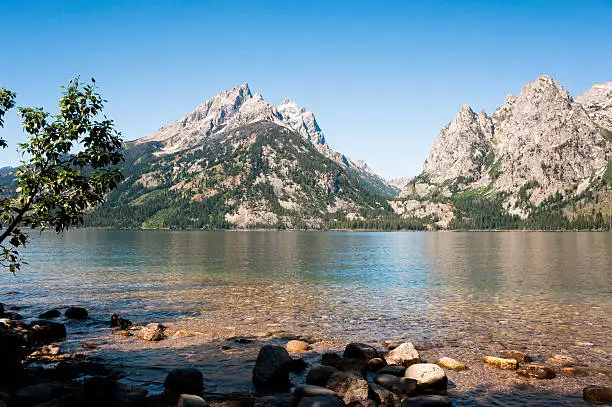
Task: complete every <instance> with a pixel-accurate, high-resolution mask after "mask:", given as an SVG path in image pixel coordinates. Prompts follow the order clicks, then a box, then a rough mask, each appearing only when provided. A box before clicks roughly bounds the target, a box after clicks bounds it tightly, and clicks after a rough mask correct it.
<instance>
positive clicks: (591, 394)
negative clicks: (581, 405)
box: [582, 386, 612, 404]
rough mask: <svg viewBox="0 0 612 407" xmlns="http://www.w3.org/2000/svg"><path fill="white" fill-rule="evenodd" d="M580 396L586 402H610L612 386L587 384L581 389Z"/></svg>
mask: <svg viewBox="0 0 612 407" xmlns="http://www.w3.org/2000/svg"><path fill="white" fill-rule="evenodd" d="M582 397H583V398H584V400H585V401H586V402H588V403H593V404H601V403H612V387H603V386H587V387H585V388H584V389H583V390H582Z"/></svg>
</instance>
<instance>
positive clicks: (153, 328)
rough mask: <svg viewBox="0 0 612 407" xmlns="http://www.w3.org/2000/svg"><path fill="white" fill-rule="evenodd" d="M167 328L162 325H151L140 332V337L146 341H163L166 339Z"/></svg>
mask: <svg viewBox="0 0 612 407" xmlns="http://www.w3.org/2000/svg"><path fill="white" fill-rule="evenodd" d="M165 330H166V327H165V326H163V325H161V324H155V323H152V324H149V325H147V326H145V327H144V328H142V329H141V330H140V331H139V332H138V337H139V338H140V339H143V340H145V341H161V340H162V339H164V338H165V337H166V335H165V334H164V331H165Z"/></svg>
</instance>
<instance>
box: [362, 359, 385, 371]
mask: <svg viewBox="0 0 612 407" xmlns="http://www.w3.org/2000/svg"><path fill="white" fill-rule="evenodd" d="M385 366H387V362H385V360H384V359H383V358H372V359H370V360H368V364H367V368H368V370H369V371H371V372H376V371H378V370H380V369H382V368H383V367H385Z"/></svg>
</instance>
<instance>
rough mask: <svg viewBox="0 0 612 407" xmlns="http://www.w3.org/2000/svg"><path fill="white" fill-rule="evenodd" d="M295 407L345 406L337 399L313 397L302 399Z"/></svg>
mask: <svg viewBox="0 0 612 407" xmlns="http://www.w3.org/2000/svg"><path fill="white" fill-rule="evenodd" d="M262 407H263V406H262ZM266 407H268V405H266ZM297 407H346V404H344V402H343V401H342V399H340V398H338V397H328V396H315V397H302V398H301V399H300V401H299V403H298V405H297Z"/></svg>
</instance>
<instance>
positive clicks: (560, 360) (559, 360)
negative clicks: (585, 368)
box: [546, 355, 578, 367]
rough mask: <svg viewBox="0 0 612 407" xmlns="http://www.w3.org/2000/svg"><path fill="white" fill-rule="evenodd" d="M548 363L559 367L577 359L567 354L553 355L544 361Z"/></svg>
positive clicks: (574, 362)
mask: <svg viewBox="0 0 612 407" xmlns="http://www.w3.org/2000/svg"><path fill="white" fill-rule="evenodd" d="M546 363H548V364H549V365H553V366H559V367H570V366H573V365H575V364H576V363H578V361H577V360H576V359H575V358H573V357H571V356H567V355H554V356H553V357H551V358H550V359H548V360H547V361H546Z"/></svg>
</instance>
